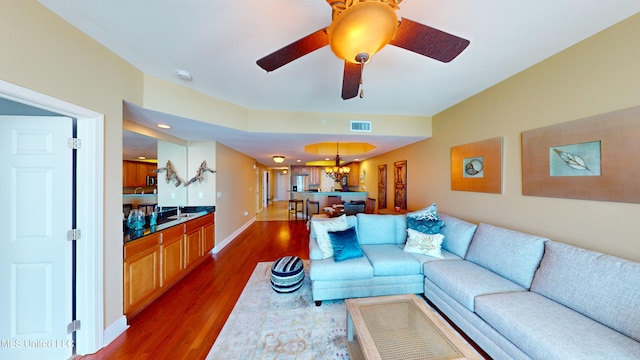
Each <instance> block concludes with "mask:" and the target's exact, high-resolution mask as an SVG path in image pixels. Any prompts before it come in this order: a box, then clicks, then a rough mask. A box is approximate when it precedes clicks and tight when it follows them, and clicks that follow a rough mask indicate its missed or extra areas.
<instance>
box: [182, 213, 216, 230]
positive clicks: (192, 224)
mask: <svg viewBox="0 0 640 360" xmlns="http://www.w3.org/2000/svg"><path fill="white" fill-rule="evenodd" d="M212 222H213V214H207V215H204V216H200V217H199V218H197V219H193V220H189V221H187V225H186V226H187V230H186V231H185V233H187V234H188V233H191V232H193V231H195V230H197V229H199V228H201V227H203V226H205V225H207V224H210V223H212Z"/></svg>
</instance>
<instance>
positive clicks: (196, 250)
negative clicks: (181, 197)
mask: <svg viewBox="0 0 640 360" xmlns="http://www.w3.org/2000/svg"><path fill="white" fill-rule="evenodd" d="M209 225H211V226H212V225H213V214H208V215H205V216H202V217H199V218H197V219H194V220H191V221H189V222H188V223H187V224H186V230H185V267H187V268H188V267H190V266H192V265H195V262H196V260H198V259H200V258H201V257H202V256H203V255H205V254H206V253H208V251H206V250H205V247H206V246H205V241H206V235H205V230H204V228H205V227H206V226H209ZM212 240H213V236H212V237H211V238H210V239H209V241H210V242H211V241H212Z"/></svg>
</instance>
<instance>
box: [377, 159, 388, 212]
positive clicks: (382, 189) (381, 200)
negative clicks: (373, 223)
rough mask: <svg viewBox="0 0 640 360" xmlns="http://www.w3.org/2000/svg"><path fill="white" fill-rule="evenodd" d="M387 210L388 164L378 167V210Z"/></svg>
mask: <svg viewBox="0 0 640 360" xmlns="http://www.w3.org/2000/svg"><path fill="white" fill-rule="evenodd" d="M386 208H387V164H384V165H378V209H386Z"/></svg>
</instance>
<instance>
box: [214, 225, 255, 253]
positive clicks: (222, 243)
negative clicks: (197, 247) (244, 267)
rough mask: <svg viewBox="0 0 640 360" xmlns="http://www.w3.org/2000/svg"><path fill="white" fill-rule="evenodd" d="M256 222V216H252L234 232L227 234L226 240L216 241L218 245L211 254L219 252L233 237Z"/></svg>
mask: <svg viewBox="0 0 640 360" xmlns="http://www.w3.org/2000/svg"><path fill="white" fill-rule="evenodd" d="M254 222H256V217H255V216H254V217H252V218H251V219H249V221H247V222H246V223H245V224H244V225H242V226H241V227H239V228H238V229H237V230H236V231H234V232H232V233H231V234H230V235H229V236H227V237H226V238H225V239H224V240H222V241H221V242H219V243H218V242H216V246H214V247H213V250H211V254H212V255H213V254H217V253H218V252H219V251H220V250H222V249H223V248H224V247H225V246H227V245H229V244H231V242H232V241H233V239H235V238H236V237H237V236H238V235H240V233H241V232H243V231H245V230H246V229H247V228H248V227H249V226H251V224H253V223H254Z"/></svg>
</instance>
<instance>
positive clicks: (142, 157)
mask: <svg viewBox="0 0 640 360" xmlns="http://www.w3.org/2000/svg"><path fill="white" fill-rule="evenodd" d="M138 159H140V160H145V159H146V157H145V156H138Z"/></svg>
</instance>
